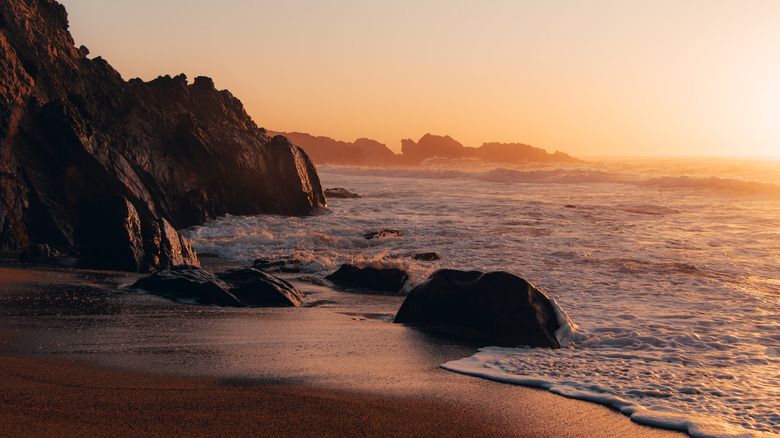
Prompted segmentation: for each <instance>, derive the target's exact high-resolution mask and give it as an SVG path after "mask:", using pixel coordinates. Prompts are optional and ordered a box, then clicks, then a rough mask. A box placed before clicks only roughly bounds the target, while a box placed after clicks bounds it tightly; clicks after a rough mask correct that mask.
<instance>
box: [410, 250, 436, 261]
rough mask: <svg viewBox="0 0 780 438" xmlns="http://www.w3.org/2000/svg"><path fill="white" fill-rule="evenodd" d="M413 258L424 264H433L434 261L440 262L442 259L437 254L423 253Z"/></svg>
mask: <svg viewBox="0 0 780 438" xmlns="http://www.w3.org/2000/svg"><path fill="white" fill-rule="evenodd" d="M412 258H413V259H415V260H421V261H424V262H432V261H434V260H439V258H440V257H439V254H438V253H435V252H421V253H417V254H415V255H413V256H412Z"/></svg>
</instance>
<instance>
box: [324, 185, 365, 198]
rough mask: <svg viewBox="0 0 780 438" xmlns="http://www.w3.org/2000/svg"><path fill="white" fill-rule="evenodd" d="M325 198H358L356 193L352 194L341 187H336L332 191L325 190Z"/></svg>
mask: <svg viewBox="0 0 780 438" xmlns="http://www.w3.org/2000/svg"><path fill="white" fill-rule="evenodd" d="M325 198H346V199H351V198H360V195H358V194H357V193H352V192H350V191H349V190H347V189H345V188H343V187H336V188H333V189H325Z"/></svg>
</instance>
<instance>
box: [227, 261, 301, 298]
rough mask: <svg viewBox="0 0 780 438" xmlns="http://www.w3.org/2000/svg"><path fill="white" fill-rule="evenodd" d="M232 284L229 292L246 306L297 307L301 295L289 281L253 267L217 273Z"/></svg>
mask: <svg viewBox="0 0 780 438" xmlns="http://www.w3.org/2000/svg"><path fill="white" fill-rule="evenodd" d="M217 277H218V278H219V279H220V280H222V281H224V282H226V283H228V284H231V285H233V286H232V287H231V288H230V289H229V292H230V293H231V294H233V295H234V296H235V297H236V298H238V299H239V300H240V301H241V302H242V303H244V304H246V305H247V306H263V307H299V306H300V305H301V303H303V296H302V295H301V293H300V292H298V290H297V289H295V287H293V286H292V285H291V284H290V283H288V282H286V281H284V280H282V279H281V278H277V277H274V276H272V275H268V274H266V273H264V272H260V271H259V270H257V269H254V268H236V269H230V270H228V271H225V272H221V273H219V274H217Z"/></svg>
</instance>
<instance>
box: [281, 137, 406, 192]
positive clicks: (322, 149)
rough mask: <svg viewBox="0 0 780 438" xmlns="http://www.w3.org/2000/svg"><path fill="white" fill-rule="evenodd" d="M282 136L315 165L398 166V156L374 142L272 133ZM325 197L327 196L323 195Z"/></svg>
mask: <svg viewBox="0 0 780 438" xmlns="http://www.w3.org/2000/svg"><path fill="white" fill-rule="evenodd" d="M269 134H270V135H283V136H285V137H287V138H289V139H290V140H292V141H293V143H295V144H297V145H298V146H300V147H302V148H303V149H304V150H305V151H306V153H307V154H309V157H310V158H311V159H312V161H314V162H315V163H323V164H324V163H329V164H341V165H358V166H380V165H388V164H398V163H400V161H399V156H398V155H396V154H395V153H393V151H391V150H390V149H389V148H388V147H387V146H385V145H384V144H382V143H379V142H378V141H376V140H371V139H368V138H359V139H357V140H355V141H354V142H353V143H348V142H344V141H338V140H334V139H332V138H329V137H315V136H313V135H310V134H304V133H301V132H272V131H269ZM325 196H327V195H325Z"/></svg>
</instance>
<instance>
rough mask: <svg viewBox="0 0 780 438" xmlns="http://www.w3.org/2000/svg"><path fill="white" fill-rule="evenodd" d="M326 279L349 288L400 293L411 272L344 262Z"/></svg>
mask: <svg viewBox="0 0 780 438" xmlns="http://www.w3.org/2000/svg"><path fill="white" fill-rule="evenodd" d="M325 278H326V279H328V280H330V281H332V282H334V283H336V284H338V285H341V286H346V287H348V288H357V289H368V290H371V291H377V292H383V293H398V292H400V291H401V289H403V287H404V284H406V280H408V279H409V274H407V273H406V271H403V270H401V269H397V268H385V269H377V268H374V267H371V266H366V267H362V268H360V267H357V266H355V265H350V264H346V263H345V264H343V265H341V267H340V268H339V269H338V270H337V271H336V272H334V273H332V274H330V275H328V276H327V277H325Z"/></svg>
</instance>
